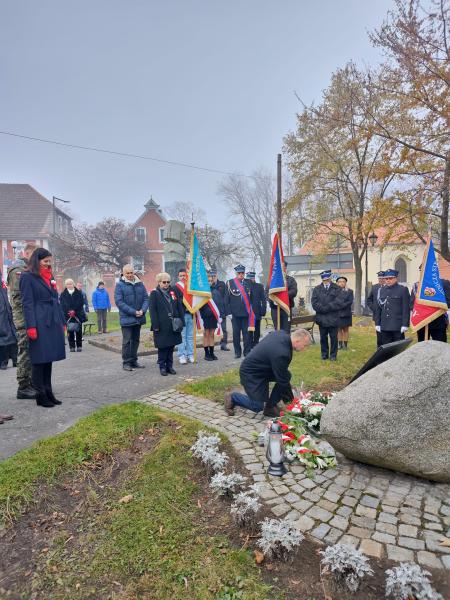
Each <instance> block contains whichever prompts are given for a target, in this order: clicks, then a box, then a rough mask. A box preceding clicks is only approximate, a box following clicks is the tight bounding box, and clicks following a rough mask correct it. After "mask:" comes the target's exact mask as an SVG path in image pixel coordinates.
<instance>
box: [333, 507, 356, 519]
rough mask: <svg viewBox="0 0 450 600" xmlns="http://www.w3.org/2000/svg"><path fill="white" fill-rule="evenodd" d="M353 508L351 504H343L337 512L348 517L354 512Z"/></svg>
mask: <svg viewBox="0 0 450 600" xmlns="http://www.w3.org/2000/svg"><path fill="white" fill-rule="evenodd" d="M352 512H353V511H352V509H351V508H350V507H349V506H341V507H340V508H338V509H337V511H336V514H337V515H339V516H341V517H348V516H349V515H351V514H352Z"/></svg>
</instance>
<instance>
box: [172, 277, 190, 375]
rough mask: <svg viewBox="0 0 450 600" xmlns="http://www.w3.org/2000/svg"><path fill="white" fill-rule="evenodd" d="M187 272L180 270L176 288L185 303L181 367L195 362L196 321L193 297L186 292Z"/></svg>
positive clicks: (180, 349) (179, 354) (179, 346)
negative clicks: (193, 315)
mask: <svg viewBox="0 0 450 600" xmlns="http://www.w3.org/2000/svg"><path fill="white" fill-rule="evenodd" d="M186 279H187V271H186V269H184V268H182V269H179V270H178V281H177V283H176V284H175V288H176V289H177V290H178V292H179V297H180V299H181V300H182V301H183V307H184V308H185V313H184V317H183V318H184V327H183V331H182V332H181V344H178V346H177V354H178V362H179V363H180V365H186V364H187V363H188V362H190V363H193V362H194V319H193V318H192V314H191V312H190V309H191V308H192V296H190V295H189V294H188V293H187V290H186Z"/></svg>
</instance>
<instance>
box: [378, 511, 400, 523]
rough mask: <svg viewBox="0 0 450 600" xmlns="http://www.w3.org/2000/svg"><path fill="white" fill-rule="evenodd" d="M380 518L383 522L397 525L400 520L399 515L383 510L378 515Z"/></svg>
mask: <svg viewBox="0 0 450 600" xmlns="http://www.w3.org/2000/svg"><path fill="white" fill-rule="evenodd" d="M378 520H379V521H381V522H382V523H392V524H393V525H395V524H396V523H397V521H398V519H397V517H394V515H391V514H389V513H385V512H381V513H380V514H379V515H378Z"/></svg>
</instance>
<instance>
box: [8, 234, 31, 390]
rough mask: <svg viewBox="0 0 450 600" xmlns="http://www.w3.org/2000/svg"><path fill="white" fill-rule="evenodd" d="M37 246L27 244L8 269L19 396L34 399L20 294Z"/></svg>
mask: <svg viewBox="0 0 450 600" xmlns="http://www.w3.org/2000/svg"><path fill="white" fill-rule="evenodd" d="M36 248H37V246H36V245H34V244H27V245H26V246H25V248H24V249H23V251H22V258H19V259H17V260H15V261H14V263H13V265H12V266H11V267H10V268H9V269H8V279H7V282H8V287H9V292H10V297H11V307H12V311H13V319H14V324H15V326H16V330H17V344H18V347H19V353H18V357H17V383H18V390H17V398H19V399H23V400H32V399H34V398H36V390H35V389H34V388H33V386H32V383H31V362H30V356H29V354H28V336H27V330H26V326H25V319H24V316H23V308H22V298H21V295H20V288H19V281H20V274H21V273H22V272H23V271H26V270H27V264H28V259H29V258H30V256H31V255H32V254H33V252H34V250H35V249H36Z"/></svg>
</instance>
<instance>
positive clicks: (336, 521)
mask: <svg viewBox="0 0 450 600" xmlns="http://www.w3.org/2000/svg"><path fill="white" fill-rule="evenodd" d="M330 525H331V526H332V527H337V528H338V529H342V531H345V530H346V529H347V527H348V525H349V521H348V519H345V518H344V517H340V516H338V515H335V516H334V517H333V518H332V519H331V521H330Z"/></svg>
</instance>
